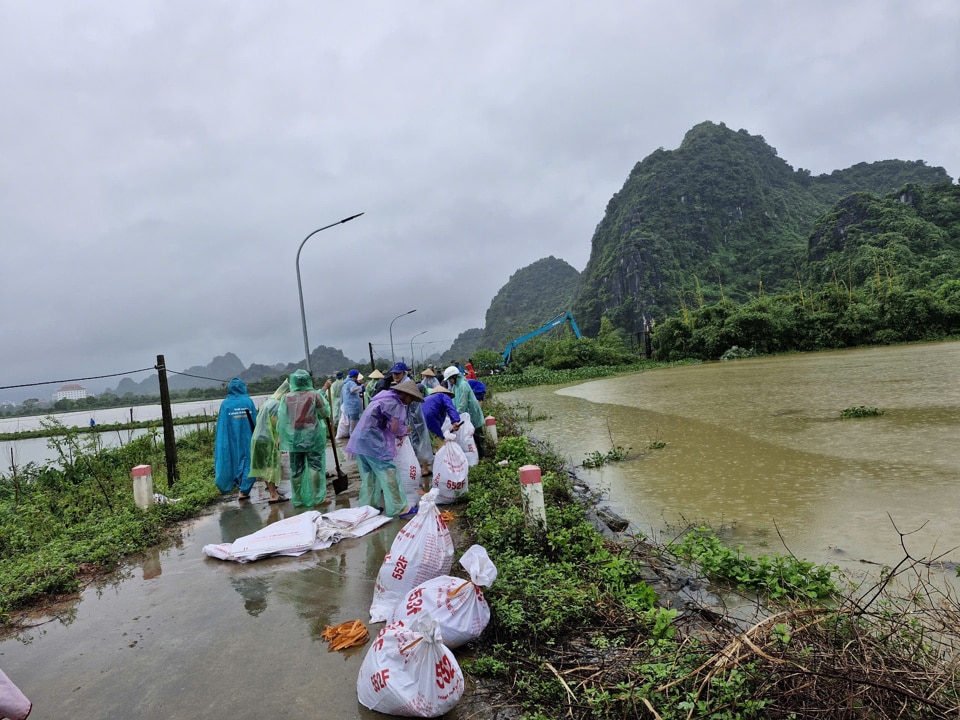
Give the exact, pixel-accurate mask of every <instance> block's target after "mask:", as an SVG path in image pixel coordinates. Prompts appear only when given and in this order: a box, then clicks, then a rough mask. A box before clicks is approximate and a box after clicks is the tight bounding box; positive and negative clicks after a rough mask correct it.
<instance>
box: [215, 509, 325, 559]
mask: <svg viewBox="0 0 960 720" xmlns="http://www.w3.org/2000/svg"><path fill="white" fill-rule="evenodd" d="M319 518H320V512H319V511H317V510H308V511H307V512H304V513H300V514H299V515H294V516H293V517H289V518H284V519H283V520H280V521H279V522H275V523H272V524H270V525H267V526H266V527H265V528H261V529H260V530H257V531H256V532H255V533H252V534H251V535H245V536H244V537H241V538H237V539H236V540H234V541H233V542H232V543H219V544H217V545H204V546H203V554H204V555H207V556H209V557H212V558H216V559H218V560H235V561H237V562H250V561H251V560H257V559H259V558H262V557H269V556H271V555H293V556H296V555H303V554H304V553H305V552H307V551H308V550H311V549H312V548H313V544H314V543H315V542H316V540H317V525H316V521H317V520H318V519H319Z"/></svg>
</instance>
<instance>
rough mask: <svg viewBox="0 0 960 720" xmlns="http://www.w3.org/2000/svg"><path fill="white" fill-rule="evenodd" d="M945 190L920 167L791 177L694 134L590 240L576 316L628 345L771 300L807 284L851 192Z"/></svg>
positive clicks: (744, 145) (632, 183)
mask: <svg viewBox="0 0 960 720" xmlns="http://www.w3.org/2000/svg"><path fill="white" fill-rule="evenodd" d="M945 182H949V176H948V175H947V173H946V171H945V170H944V169H943V168H939V167H927V166H926V165H925V164H924V163H923V162H922V161H917V162H902V161H898V160H885V161H882V162H878V163H872V164H866V163H860V164H858V165H856V166H854V167H852V168H848V169H846V170H838V171H834V172H833V173H831V174H829V175H820V176H812V175H810V173H809V172H808V171H806V170H803V169H800V170H796V171H795V170H794V169H793V168H792V167H791V166H790V165H788V164H787V162H786V161H784V160H782V159H781V158H779V157H778V156H777V153H776V150H775V149H774V148H772V147H770V146H769V145H768V144H767V143H766V142H765V140H764V139H763V137H761V136H758V135H750V134H749V133H748V132H747V131H746V130H739V131H737V132H734V131H732V130H730V129H728V128H727V127H726V126H724V125H723V124H720V125H715V124H713V123H710V122H705V123H701V124H700V125H697V126H696V127H694V128H692V129H691V130H690V131H689V132H688V133H687V134H686V136H685V137H684V139H683V142H682V143H681V145H680V147H679V148H678V149H677V150H672V151H668V150H663V149H659V150H657V151H655V152H654V153H652V154H651V155H650V156H648V157H647V158H645V159H644V160H643V161H642V162H640V163H637V165H636V166H635V167H634V168H633V171H632V172H631V173H630V176H629V177H628V178H627V181H626V182H625V183H624V186H623V188H622V189H621V190H620V191H619V192H618V193H616V194H615V195H614V196H613V198H611V200H610V202H609V203H608V205H607V209H606V213H605V215H604V217H603V219H602V220H601V222H600V224H599V225H598V227H597V230H596V232H595V233H594V236H593V239H592V244H591V254H590V259H589V261H588V263H587V267H586V269H585V270H584V272H583V277H582V285H581V289H580V293H579V296H578V299H577V302H576V303H575V305H574V315H575V316H576V318H577V321H578V322H579V323H580V326H581V328H582V329H583V330H584V332H585V333H587V334H590V335H593V334H596V333H597V332H598V330H599V328H600V320H601V318H602V317H603V316H607V317H609V318H610V319H611V320H612V321H613V323H614V325H615V326H616V327H618V328H621V329H623V330H625V331H627V332H628V333H629V334H633V333H635V332H638V331H639V330H642V329H643V326H644V324H645V322H646V321H649V320H651V319H662V318H664V317H666V316H669V315H672V314H674V313H676V312H678V311H684V310H685V309H687V308H694V307H702V306H704V305H709V304H713V303H716V302H721V301H724V300H728V299H729V300H733V301H737V302H742V301H745V300H747V299H748V298H750V297H752V296H754V295H756V294H758V293H760V294H763V293H768V292H777V291H778V290H780V289H782V288H784V287H786V286H787V285H788V284H795V283H796V282H797V279H798V278H799V277H801V276H802V274H803V273H804V265H805V262H806V258H807V247H808V239H809V237H810V233H811V232H812V231H813V229H814V226H815V224H816V223H817V221H818V220H819V219H820V217H821V216H822V215H824V214H825V213H827V212H828V211H829V210H830V208H831V207H832V205H833V204H834V203H836V202H838V201H840V200H841V199H842V198H844V197H845V196H847V195H848V194H850V193H851V192H854V191H867V192H872V193H884V194H885V193H890V192H893V191H896V190H899V189H900V188H901V187H903V186H904V185H905V184H907V183H914V184H915V185H916V186H918V187H920V186H924V185H931V184H937V183H940V184H942V183H945Z"/></svg>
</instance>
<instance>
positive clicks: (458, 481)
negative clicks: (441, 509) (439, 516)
mask: <svg viewBox="0 0 960 720" xmlns="http://www.w3.org/2000/svg"><path fill="white" fill-rule="evenodd" d="M444 437H445V438H446V439H445V440H444V442H443V447H441V448H440V449H439V450H437V456H436V457H435V458H434V459H433V480H432V482H431V487H432V488H433V489H434V490H436V491H437V502H438V503H440V504H441V505H444V504H449V503H452V502H455V501H456V499H457V498H458V497H460V496H461V495H463V494H464V493H465V492H467V490H468V489H469V486H468V483H467V473H468V471H469V470H470V467H469V465H468V463H467V456H466V455H464V453H463V449H462V448H461V447H460V444H459V443H458V442H457V437H456V435H454V434H453V433H447V434H446V435H444Z"/></svg>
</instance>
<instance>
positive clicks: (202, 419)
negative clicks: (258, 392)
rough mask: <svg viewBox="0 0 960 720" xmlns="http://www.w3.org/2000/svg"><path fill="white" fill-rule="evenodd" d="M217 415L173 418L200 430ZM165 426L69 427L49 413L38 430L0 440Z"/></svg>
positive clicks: (149, 423)
mask: <svg viewBox="0 0 960 720" xmlns="http://www.w3.org/2000/svg"><path fill="white" fill-rule="evenodd" d="M216 421H217V417H216V415H186V416H184V417H176V418H173V424H174V425H196V426H197V429H198V430H199V429H200V428H201V427H203V426H207V425H212V424H213V423H216ZM162 426H163V421H162V420H137V421H134V422H125V423H104V424H103V425H94V426H92V427H91V426H88V425H82V426H79V427H76V428H74V427H67V426H65V425H64V424H63V423H61V422H60V421H59V420H57V418H56V416H55V415H48V416H47V417H45V418H43V419H42V420H41V421H40V427H39V428H38V429H36V430H20V431H18V432H8V433H0V441H12V440H30V439H32V438H41V437H54V436H56V435H67V434H70V433H77V434H80V435H84V434H90V433H105V432H120V431H123V430H142V429H150V428H160V427H162Z"/></svg>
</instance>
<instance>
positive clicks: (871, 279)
mask: <svg viewBox="0 0 960 720" xmlns="http://www.w3.org/2000/svg"><path fill="white" fill-rule="evenodd" d="M805 275H806V277H807V280H808V282H812V283H836V282H843V283H844V284H845V285H846V286H848V287H851V288H856V287H862V286H864V285H867V286H875V287H880V288H886V289H889V288H892V287H899V288H902V289H904V290H918V289H924V288H926V289H930V290H934V291H937V290H940V288H941V287H942V286H943V285H944V284H947V283H952V284H957V285H960V186H958V185H952V184H949V183H943V184H940V185H932V186H927V187H923V186H920V185H906V186H904V187H903V188H902V189H901V190H899V191H898V192H895V193H891V194H888V195H886V196H884V197H881V196H879V195H874V194H872V193H854V194H852V195H850V196H848V197H846V198H844V199H843V200H841V201H840V202H838V203H837V204H836V205H834V207H833V208H831V210H830V212H828V213H826V214H825V215H823V217H821V218H820V219H819V220H818V221H817V223H816V225H815V227H814V229H813V232H812V233H811V235H810V242H809V252H808V263H807V267H806V272H805Z"/></svg>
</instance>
